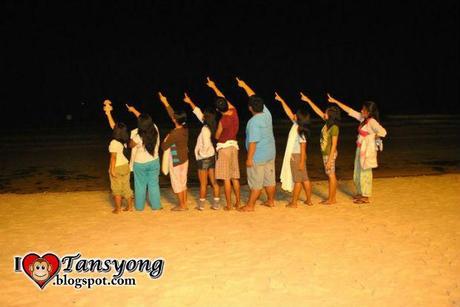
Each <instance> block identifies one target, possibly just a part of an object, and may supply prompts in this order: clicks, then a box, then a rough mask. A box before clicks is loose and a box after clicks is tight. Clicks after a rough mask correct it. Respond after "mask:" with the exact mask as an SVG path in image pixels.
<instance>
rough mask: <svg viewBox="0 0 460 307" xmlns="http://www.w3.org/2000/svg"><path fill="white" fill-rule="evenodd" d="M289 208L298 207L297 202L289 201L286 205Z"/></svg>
mask: <svg viewBox="0 0 460 307" xmlns="http://www.w3.org/2000/svg"><path fill="white" fill-rule="evenodd" d="M286 207H287V208H297V204H293V203H289V204H287V205H286Z"/></svg>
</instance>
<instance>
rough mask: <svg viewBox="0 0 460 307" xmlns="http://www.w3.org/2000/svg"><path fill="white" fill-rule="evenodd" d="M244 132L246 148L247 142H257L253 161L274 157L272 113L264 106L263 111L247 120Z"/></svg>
mask: <svg viewBox="0 0 460 307" xmlns="http://www.w3.org/2000/svg"><path fill="white" fill-rule="evenodd" d="M246 132H247V138H246V148H248V143H249V142H252V141H256V142H257V147H256V152H255V154H254V161H255V162H266V161H269V160H272V159H274V158H275V156H276V147H275V137H274V134H273V122H272V115H271V113H270V111H269V110H268V109H267V107H266V106H264V109H263V112H261V113H257V114H255V115H254V116H253V117H252V118H251V119H250V120H249V121H248V124H247V128H246Z"/></svg>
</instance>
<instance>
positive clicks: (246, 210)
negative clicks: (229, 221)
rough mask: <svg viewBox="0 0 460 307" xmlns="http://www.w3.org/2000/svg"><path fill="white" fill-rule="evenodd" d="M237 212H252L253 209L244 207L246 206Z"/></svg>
mask: <svg viewBox="0 0 460 307" xmlns="http://www.w3.org/2000/svg"><path fill="white" fill-rule="evenodd" d="M238 211H242V212H249V211H254V207H249V206H248V205H246V206H243V207H240V208H239V209H238Z"/></svg>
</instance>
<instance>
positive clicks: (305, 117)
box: [295, 108, 310, 139]
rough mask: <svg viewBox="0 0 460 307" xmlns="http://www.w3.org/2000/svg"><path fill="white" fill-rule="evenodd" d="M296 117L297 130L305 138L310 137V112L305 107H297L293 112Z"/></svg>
mask: <svg viewBox="0 0 460 307" xmlns="http://www.w3.org/2000/svg"><path fill="white" fill-rule="evenodd" d="M295 115H296V117H297V125H298V126H299V127H298V128H297V132H298V133H299V135H300V136H301V137H303V138H305V139H308V138H309V137H310V114H309V113H308V111H307V110H306V109H305V108H301V109H298V110H297V112H296V113H295Z"/></svg>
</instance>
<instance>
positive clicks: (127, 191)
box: [104, 100, 134, 214]
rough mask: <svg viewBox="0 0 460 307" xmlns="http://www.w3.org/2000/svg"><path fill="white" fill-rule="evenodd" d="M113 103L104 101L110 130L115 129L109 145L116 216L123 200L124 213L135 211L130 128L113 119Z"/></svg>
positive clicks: (111, 183)
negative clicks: (131, 184)
mask: <svg viewBox="0 0 460 307" xmlns="http://www.w3.org/2000/svg"><path fill="white" fill-rule="evenodd" d="M111 104H112V103H111V102H110V100H105V101H104V111H105V115H106V116H107V120H108V121H109V125H110V128H112V129H113V133H112V140H111V141H110V144H109V153H110V166H109V178H110V188H111V190H112V194H113V199H114V201H115V209H114V210H113V211H112V212H113V213H115V214H118V213H120V209H121V203H122V199H123V198H124V199H125V200H126V201H127V202H128V206H127V207H126V208H125V209H124V211H132V210H133V201H134V200H133V191H132V190H131V187H130V182H129V176H130V170H129V161H128V157H127V148H128V142H129V133H128V128H127V127H126V125H125V124H124V123H115V121H114V119H113V117H112V113H111V111H112V105H111Z"/></svg>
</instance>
